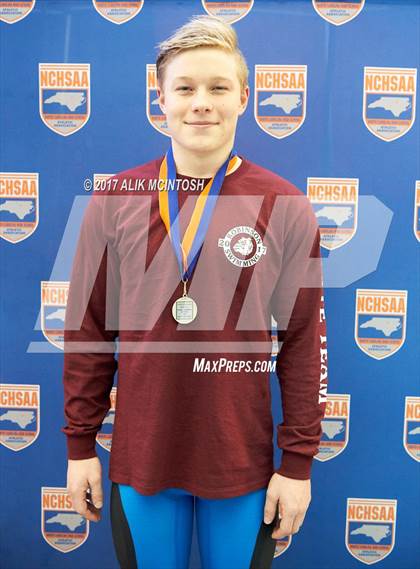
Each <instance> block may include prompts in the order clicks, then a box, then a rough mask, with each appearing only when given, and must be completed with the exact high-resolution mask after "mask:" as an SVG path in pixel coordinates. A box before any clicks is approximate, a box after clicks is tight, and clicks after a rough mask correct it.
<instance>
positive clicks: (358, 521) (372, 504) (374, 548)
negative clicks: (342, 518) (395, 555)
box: [346, 498, 397, 565]
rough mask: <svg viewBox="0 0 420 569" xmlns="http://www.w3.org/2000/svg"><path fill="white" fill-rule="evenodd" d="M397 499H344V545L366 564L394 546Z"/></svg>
mask: <svg viewBox="0 0 420 569" xmlns="http://www.w3.org/2000/svg"><path fill="white" fill-rule="evenodd" d="M396 521H397V500H375V499H371V498H347V516H346V547H347V550H348V551H349V553H350V554H351V555H353V557H355V558H356V559H358V560H359V561H362V562H363V563H367V564H368V565H370V564H371V563H377V562H378V561H382V559H385V557H387V556H388V555H389V554H390V553H391V551H392V550H393V549H394V543H395V527H396Z"/></svg>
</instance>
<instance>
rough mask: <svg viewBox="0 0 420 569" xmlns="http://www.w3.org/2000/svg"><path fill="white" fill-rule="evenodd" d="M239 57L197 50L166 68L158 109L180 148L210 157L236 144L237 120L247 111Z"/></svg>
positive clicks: (173, 61)
mask: <svg viewBox="0 0 420 569" xmlns="http://www.w3.org/2000/svg"><path fill="white" fill-rule="evenodd" d="M237 66H238V64H237V60H236V58H235V56H234V55H232V54H230V53H226V52H225V51H223V50H221V49H217V48H201V47H200V48H194V49H190V50H187V51H183V52H181V53H179V54H177V55H176V56H175V57H173V59H171V60H170V62H169V63H168V64H167V66H166V68H165V73H164V82H163V86H162V90H160V89H158V97H159V105H160V108H161V110H162V112H164V113H165V114H166V118H167V121H168V128H169V131H170V134H171V137H172V140H173V141H174V143H175V144H176V145H177V146H178V148H184V149H188V150H189V151H193V152H197V153H200V154H202V153H208V152H211V151H215V150H219V149H222V148H225V147H226V152H228V151H229V150H230V149H231V147H232V146H233V141H234V138H235V131H236V124H237V121H238V117H239V116H240V115H242V114H243V113H244V111H245V109H246V105H247V102H248V97H249V88H248V87H247V88H246V89H245V90H244V92H242V93H241V88H240V82H239V78H238V67H237Z"/></svg>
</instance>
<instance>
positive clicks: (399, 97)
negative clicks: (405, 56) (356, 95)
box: [363, 67, 417, 142]
mask: <svg viewBox="0 0 420 569" xmlns="http://www.w3.org/2000/svg"><path fill="white" fill-rule="evenodd" d="M416 84H417V69H409V68H403V67H395V68H394V67H365V68H364V81H363V121H364V123H365V125H366V127H367V128H368V129H369V130H370V132H371V133H372V134H374V135H375V136H377V137H378V138H380V139H381V140H385V142H390V141H391V140H396V139H397V138H400V136H403V135H404V134H406V133H407V132H408V131H409V130H410V128H411V127H412V126H413V124H414V121H415V118H416Z"/></svg>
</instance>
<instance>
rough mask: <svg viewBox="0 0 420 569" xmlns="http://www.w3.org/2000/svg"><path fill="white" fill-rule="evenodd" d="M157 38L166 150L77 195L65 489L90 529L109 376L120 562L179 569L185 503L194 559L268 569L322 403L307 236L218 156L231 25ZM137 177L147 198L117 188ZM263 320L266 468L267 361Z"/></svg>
mask: <svg viewBox="0 0 420 569" xmlns="http://www.w3.org/2000/svg"><path fill="white" fill-rule="evenodd" d="M159 47H160V52H159V56H158V59H157V64H156V65H157V76H158V84H159V89H158V96H159V104H160V107H161V109H162V111H163V112H164V113H165V115H166V118H167V122H168V128H169V131H170V134H171V144H170V147H169V149H168V152H167V154H166V155H165V156H164V157H160V158H158V159H156V160H153V161H151V162H149V163H147V164H144V165H141V166H138V167H136V168H133V169H132V170H129V171H126V172H123V173H121V174H119V175H117V176H115V177H114V178H113V179H112V180H111V182H115V184H111V183H110V184H109V186H108V189H109V191H105V192H100V193H96V194H95V195H94V196H93V197H92V198H91V201H90V203H89V206H88V209H87V212H86V214H85V218H84V221H83V225H82V229H81V235H80V238H79V243H78V247H77V252H76V256H75V260H74V266H73V271H72V276H71V285H70V292H69V298H68V304H67V314H66V330H65V355H64V374H63V381H64V390H65V416H66V420H67V425H66V426H65V427H64V428H63V432H64V433H65V434H66V435H67V442H68V458H69V464H68V476H67V488H68V491H69V494H70V495H71V498H72V501H73V506H74V508H75V510H76V511H78V512H79V513H80V514H82V515H83V516H85V517H86V518H87V519H89V520H92V521H98V520H99V519H100V509H101V507H102V505H103V493H102V486H101V464H100V462H99V459H98V457H97V456H96V451H95V437H96V433H97V431H98V430H99V429H100V428H101V424H102V421H103V419H104V417H105V415H106V413H107V411H108V409H109V407H110V403H109V394H110V391H111V387H112V385H113V379H114V374H115V371H116V370H117V367H118V395H117V405H116V415H115V425H114V429H113V439H112V451H111V460H110V473H109V476H110V479H111V480H112V491H111V517H112V526H113V536H114V543H115V547H116V552H117V556H118V559H119V562H120V564H121V566H122V567H134V566H136V564H137V563H138V565H139V567H142V569H145V568H149V569H153V568H155V569H157V568H159V567H165V568H166V567H168V568H169V567H171V568H174V569H175V568H179V567H187V566H188V558H189V553H190V546H191V532H192V522H193V512H194V506H195V509H196V516H197V533H198V541H199V546H200V554H201V558H202V565H203V567H204V568H210V567H211V568H212V569H225V568H226V567H229V568H231V569H233V568H241V569H244V568H245V567H250V566H251V567H258V568H261V567H262V566H264V567H268V566H271V560H272V557H273V553H274V546H275V539H279V538H281V537H283V536H286V535H291V534H295V533H297V532H298V531H299V528H300V527H301V525H302V523H303V520H304V517H305V513H306V510H307V508H308V506H309V503H310V500H311V482H310V469H311V463H312V459H313V456H314V455H315V454H316V453H317V451H318V445H319V441H320V437H321V420H322V418H323V416H324V411H325V401H324V400H323V399H322V398H321V397H320V380H321V381H322V383H323V386H324V387H325V385H326V377H325V369H326V361H325V357H326V346H325V342H326V332H325V317H324V313H323V307H322V274H321V262H320V253H319V231H318V227H317V222H316V219H315V216H314V214H313V213H312V209H311V205H310V203H309V201H308V200H307V198H306V197H305V196H304V195H303V194H302V192H300V191H299V190H298V189H297V188H295V187H294V186H293V185H292V184H290V183H289V182H287V181H286V180H284V179H283V178H281V177H279V176H277V175H276V174H274V173H272V172H270V171H268V170H266V169H264V168H261V167H259V166H257V165H255V164H253V163H252V162H250V161H249V160H247V159H246V158H244V157H240V156H238V155H237V154H236V153H235V151H234V150H233V147H234V139H235V131H236V125H237V121H238V118H239V116H241V115H242V114H243V113H244V111H245V109H246V107H247V103H248V99H249V87H248V81H247V78H248V69H247V66H246V63H245V60H244V58H243V55H242V53H241V52H240V50H239V48H238V45H237V37H236V34H235V32H234V30H233V28H232V27H231V26H229V25H228V24H226V23H224V22H222V21H221V20H218V19H216V18H213V17H210V16H201V17H196V18H193V19H192V20H191V21H190V22H188V23H187V24H186V25H185V26H183V27H182V28H180V29H178V30H177V31H176V32H175V34H174V35H173V36H172V37H171V38H169V39H168V40H166V41H164V42H163V43H161V44H160V46H159ZM171 180H172V181H174V180H177V182H176V184H175V182H173V184H172V186H171V184H170V182H171ZM136 181H137V182H139V181H140V185H141V186H142V189H143V190H145V189H146V188H148V189H149V190H150V189H152V190H153V189H154V188H155V189H156V188H158V189H159V190H160V191H132V189H133V188H134V187H135V182H136ZM157 181H159V184H157ZM171 187H173V188H175V190H171V189H170V188H171ZM130 188H131V190H130ZM163 188H164V189H163ZM176 188H178V191H176ZM180 188H181V189H180ZM105 198H106V199H105ZM178 213H179V215H178ZM271 315H273V316H274V318H275V319H276V321H277V323H278V337H279V341H280V346H281V349H280V353H279V356H278V358H277V364H276V371H277V374H278V376H279V380H280V386H281V393H282V405H283V418H284V421H283V423H282V424H281V425H279V426H278V427H277V435H278V446H279V447H280V448H281V449H282V450H283V454H282V461H281V465H280V467H279V468H278V469H275V468H274V467H273V447H272V435H273V424H272V416H271V407H270V384H269V373H268V371H267V366H264V364H267V362H269V361H270V354H271V337H270V327H271ZM80 323H81V326H80ZM117 336H119V350H118V352H119V355H118V364H117V362H116V360H115V357H114V352H115V340H116V338H117ZM321 360H322V361H321ZM89 491H90V496H88V500H86V497H87V496H86V493H87V492H89ZM278 518H281V520H280V522H279V520H278ZM264 522H265V523H264ZM266 524H271V525H266ZM275 526H278V527H275ZM160 544H165V547H162V546H161V545H160Z"/></svg>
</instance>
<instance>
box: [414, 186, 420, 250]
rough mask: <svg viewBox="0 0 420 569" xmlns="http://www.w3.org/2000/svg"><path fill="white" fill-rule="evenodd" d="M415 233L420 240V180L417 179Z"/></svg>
mask: <svg viewBox="0 0 420 569" xmlns="http://www.w3.org/2000/svg"><path fill="white" fill-rule="evenodd" d="M414 235H415V236H416V238H417V241H420V180H416V190H415V193H414Z"/></svg>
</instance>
